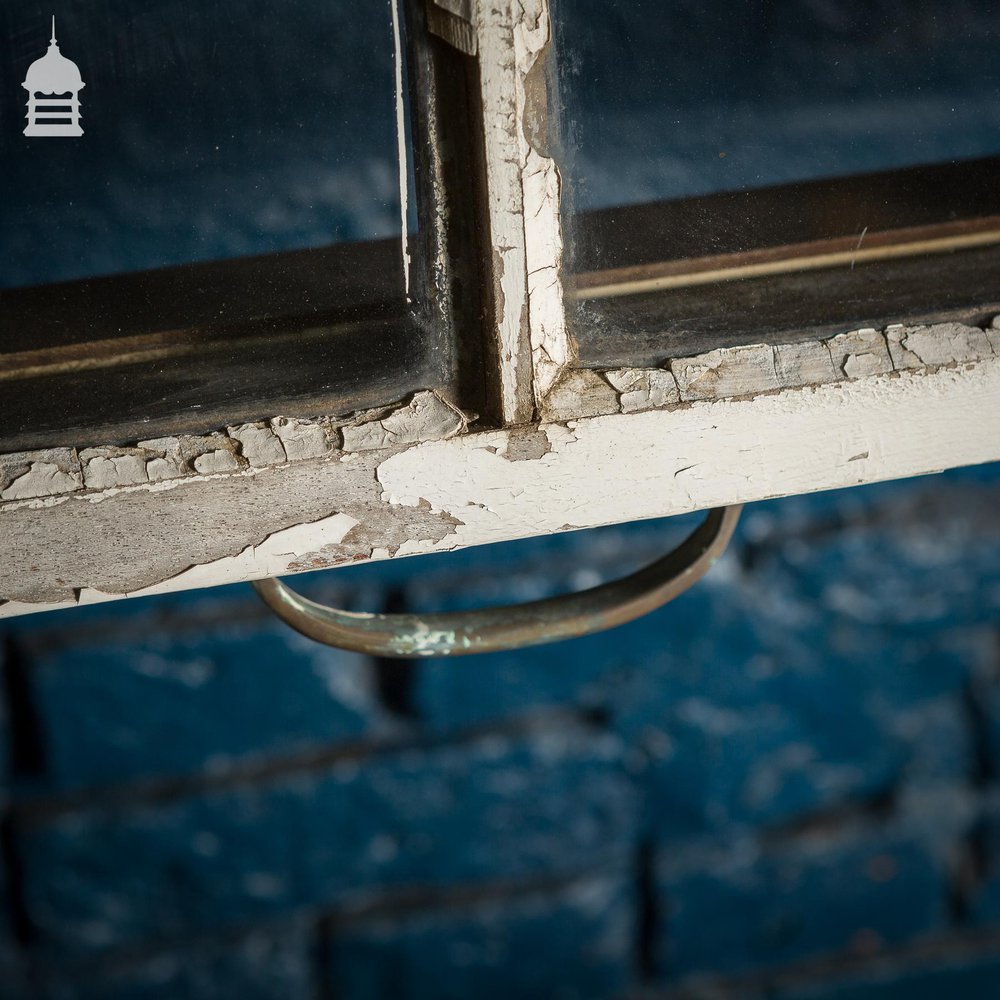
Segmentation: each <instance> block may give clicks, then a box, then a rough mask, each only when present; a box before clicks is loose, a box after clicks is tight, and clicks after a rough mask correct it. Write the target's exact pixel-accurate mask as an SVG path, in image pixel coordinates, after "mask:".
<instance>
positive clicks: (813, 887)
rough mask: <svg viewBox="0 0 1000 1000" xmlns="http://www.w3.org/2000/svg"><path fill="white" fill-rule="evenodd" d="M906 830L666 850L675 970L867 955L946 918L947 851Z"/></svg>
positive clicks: (665, 941)
mask: <svg viewBox="0 0 1000 1000" xmlns="http://www.w3.org/2000/svg"><path fill="white" fill-rule="evenodd" d="M953 835H954V831H952V830H946V831H941V832H940V841H941V842H935V840H934V839H933V838H931V839H930V840H927V839H924V838H922V837H920V836H918V835H915V834H914V833H912V832H910V831H909V830H907V831H899V832H895V831H887V832H885V833H875V832H870V831H867V830H865V829H864V828H862V829H861V830H859V831H856V832H854V833H853V834H851V835H848V836H844V835H839V836H838V835H833V834H822V833H818V834H814V835H812V836H810V837H807V838H805V839H803V840H800V841H798V842H793V843H784V844H780V845H776V846H775V847H774V848H773V849H771V850H761V849H760V848H759V847H758V846H757V845H756V844H755V843H754V842H753V841H751V840H745V841H736V842H733V841H727V842H726V843H725V844H722V845H718V846H716V847H714V848H711V847H706V848H703V849H702V850H701V851H694V852H692V853H690V854H688V855H687V856H686V857H685V856H681V857H678V856H676V855H664V856H662V857H661V868H660V871H661V874H660V877H659V881H658V888H659V898H660V901H661V905H662V906H663V907H664V908H665V912H666V914H667V916H666V919H665V920H664V921H663V928H664V930H663V936H662V939H661V942H660V947H661V957H662V958H663V959H664V960H665V963H666V964H665V967H666V969H667V972H668V974H669V975H670V976H671V977H673V978H684V977H686V976H691V975H698V974H706V973H742V972H745V971H747V970H751V969H755V968H767V967H778V966H780V965H783V964H788V963H793V962H798V961H801V960H803V959H807V958H813V957H816V956H820V955H829V954H837V955H868V954H871V953H872V952H877V951H879V950H881V949H882V948H883V947H885V946H886V945H895V944H899V943H902V942H906V941H909V940H911V939H913V938H916V937H918V936H920V935H922V934H925V933H927V932H931V931H936V930H942V929H944V927H945V926H946V925H947V920H948V912H947V885H948V882H947V875H948V872H947V869H946V858H947V852H948V849H949V848H950V847H952V845H953V840H954V836H953Z"/></svg>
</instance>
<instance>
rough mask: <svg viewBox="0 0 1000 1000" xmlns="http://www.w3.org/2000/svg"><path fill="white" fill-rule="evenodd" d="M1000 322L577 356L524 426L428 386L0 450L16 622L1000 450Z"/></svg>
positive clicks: (9, 602) (5, 575)
mask: <svg viewBox="0 0 1000 1000" xmlns="http://www.w3.org/2000/svg"><path fill="white" fill-rule="evenodd" d="M998 332H1000V328H998V326H997V324H996V322H995V321H994V323H992V324H990V325H988V326H987V327H986V328H979V327H967V326H960V325H958V324H937V325H935V326H930V327H927V326H902V325H896V326H891V327H888V328H887V329H886V330H885V331H874V330H862V331H851V332H849V333H846V334H839V335H837V336H835V337H832V338H829V339H827V340H825V341H817V342H813V343H804V344H801V343H800V344H794V345H776V346H769V345H749V346H746V347H738V348H731V349H725V350H721V351H712V352H707V353H706V354H703V355H699V356H695V357H692V358H682V359H675V360H673V361H670V362H667V364H666V365H665V366H664V367H663V368H660V369H614V370H612V371H609V372H597V371H587V370H567V371H566V372H564V373H563V376H562V378H561V380H560V383H558V384H557V387H556V389H558V390H559V391H556V392H553V393H550V394H549V397H547V399H546V405H547V406H548V410H547V412H546V420H547V421H548V422H546V423H543V424H542V425H541V426H523V427H517V428H512V429H509V430H498V431H480V432H470V431H469V429H468V424H469V420H470V418H469V417H468V416H467V415H465V414H462V413H461V412H460V411H458V410H456V409H455V408H454V407H453V406H451V404H449V403H447V402H446V401H445V400H443V399H441V398H440V397H438V396H436V395H435V394H433V393H417V394H416V395H415V396H414V397H412V398H411V399H410V400H409V401H408V402H406V403H405V404H403V405H401V406H398V407H391V408H386V409H385V410H381V411H365V412H363V413H359V414H356V415H355V416H354V417H352V418H346V419H341V420H333V419H321V420H318V421H304V420H298V419H295V418H287V417H282V418H275V419H274V420H272V421H262V422H259V423H257V424H244V425H240V426H239V427H235V428H230V429H229V430H228V431H226V432H217V433H214V434H208V435H203V436H201V437H194V436H178V437H168V438H159V439H155V440H149V441H143V442H139V443H138V444H137V445H136V446H134V447H131V448H91V449H85V450H83V451H80V452H76V451H75V450H73V449H50V450H49V451H46V452H37V453H27V454H24V453H21V454H16V455H6V456H0V476H2V478H0V485H2V488H3V495H4V496H5V497H7V498H8V501H7V502H5V503H3V504H0V519H2V521H0V523H2V525H3V529H4V530H3V531H2V532H0V599H2V600H3V601H4V602H6V603H3V604H0V615H10V614H17V613H23V612H25V611H30V610H45V609H48V608H50V607H64V606H69V605H72V604H75V603H91V602H94V601H99V600H106V599H111V598H114V597H122V596H134V595H137V594H143V593H145V594H152V593H161V592H165V591H170V590H178V589H184V588H188V587H197V586H211V585H216V584H220V583H229V582H236V581H239V580H250V579H254V578H260V577H263V576H271V575H281V574H283V573H294V572H301V571H305V570H310V569H319V568H329V567H333V566H340V565H345V564H349V563H354V562H358V561H364V560H370V559H381V558H390V557H394V556H404V555H415V554H419V553H423V552H432V551H444V550H449V549H453V548H458V547H461V546H465V545H476V544H482V543H484V542H492V541H501V540H505V539H510V538H520V537H526V536H530V535H537V534H544V533H549V532H554V531H560V530H566V529H568V528H570V527H574V528H575V527H581V528H582V527H590V526H594V525H598V524H606V523H612V522H620V521H626V520H634V519H640V518H644V517H654V516H663V515H667V514H674V513H681V512H684V511H689V510H694V509H699V508H703V507H707V506H713V505H718V504H726V503H734V502H742V501H749V500H754V499H761V498H764V497H769V496H778V495H784V494H788V493H797V492H805V491H808V490H813V489H825V488H833V487H837V486H848V485H857V484H859V483H863V482H871V481H875V480H878V479H887V478H893V477H898V476H904V475H915V474H918V473H922V472H929V471H935V470H938V469H943V468H948V467H952V466H956V465H965V464H974V463H977V462H985V461H991V460H996V459H1000V405H998V400H1000V352H998V347H1000V345H998V340H997V333H998ZM873 359H874V360H873ZM873 368H877V369H879V370H878V371H876V372H874V373H870V372H872V369H873ZM851 372H861V373H862V374H859V375H855V376H852V375H851V374H850V373H851ZM712 394H715V395H712ZM791 428H794V434H792V433H790V429H791ZM293 442H294V443H293ZM347 444H350V445H351V447H352V449H354V450H344V446H345V445H347ZM292 454H294V455H302V456H308V457H303V458H300V459H297V460H292V459H291V458H290V455H292ZM251 458H253V460H254V461H257V462H260V463H262V464H261V465H260V466H259V467H253V466H252V465H251V464H250V463H251ZM270 462H273V463H274V464H263V463H270ZM168 473H169V475H168ZM144 477H145V478H144ZM100 484H107V485H105V486H101V485H100ZM56 489H64V490H66V491H67V492H65V493H62V494H57V495H53V492H52V491H53V490H56ZM165 493H168V494H169V495H170V500H169V502H168V503H165V502H164V497H163V496H162V495H161V494H165ZM29 494H34V495H33V496H29Z"/></svg>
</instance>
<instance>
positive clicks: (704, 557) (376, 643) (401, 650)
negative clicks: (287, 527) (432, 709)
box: [254, 507, 742, 659]
mask: <svg viewBox="0 0 1000 1000" xmlns="http://www.w3.org/2000/svg"><path fill="white" fill-rule="evenodd" d="M741 511H742V507H720V508H718V509H716V510H713V511H710V512H709V514H708V516H707V517H706V518H705V520H704V521H703V522H702V524H701V525H700V526H699V527H698V528H696V529H695V530H694V531H693V532H692V533H691V534H690V535H689V536H688V537H687V538H686V539H685V540H684V541H683V542H682V543H681V544H680V545H679V546H678V547H677V548H676V549H674V550H673V551H672V552H670V553H669V554H668V555H666V556H664V557H663V558H662V559H658V560H657V561H656V562H654V563H652V564H651V565H649V566H646V567H645V568H644V569H641V570H639V571H638V572H636V573H633V574H632V575H631V576H627V577H625V578H624V579H622V580H615V581H613V582H611V583H605V584H601V585H600V586H598V587H592V588H590V589H589V590H582V591H580V592H578V593H575V594H563V595H560V596H559V597H548V598H545V599H544V600H541V601H531V602H530V603H528V604H515V605H510V606H507V607H499V608H485V609H483V610H482V611H458V612H446V613H443V614H428V615H411V614H402V615H383V614H363V613H358V612H352V611H340V610H338V609H337V608H328V607H325V606H324V605H322V604H317V603H316V602H314V601H310V600H307V599H306V598H304V597H301V596H300V595H299V594H297V593H295V591H294V590H292V589H290V588H289V587H287V586H286V585H285V584H284V583H282V582H281V581H280V580H278V579H270V580H259V581H257V582H256V583H254V587H255V589H256V590H257V593H258V594H260V596H261V598H262V599H263V601H264V603H265V604H266V605H267V606H268V607H269V608H270V609H271V610H272V611H273V612H274V613H275V614H276V615H277V616H278V617H279V618H280V619H281V620H282V621H284V622H286V623H287V624H288V625H291V627H292V628H294V629H296V630H297V631H299V632H301V633H302V634H303V635H307V636H309V638H310V639H315V640H316V641H317V642H323V643H326V645H328V646H339V647H340V648H341V649H350V650H354V651H355V652H358V653H367V654H368V655H370V656H379V657H400V658H407V659H408V658H413V657H425V656H426V657H432V656H468V655H470V654H472V653H495V652H497V651H499V650H506V649H522V648H524V647H525V646H538V645H542V644H543V643H547V642H559V641H560V640H562V639H575V638H577V637H579V636H583V635H591V634H592V633H594V632H602V631H603V630H604V629H609V628H614V627H615V626H617V625H624V624H625V623H626V622H630V621H632V620H633V619H635V618H639V617H641V616H642V615H645V614H648V613H649V612H650V611H654V610H655V609H656V608H658V607H660V606H661V605H663V604H666V603H667V602H668V601H671V600H673V599H674V598H675V597H677V596H679V595H680V594H683V593H684V591H685V590H687V589H688V588H689V587H691V586H692V585H693V584H695V583H697V582H698V580H700V579H701V578H702V577H703V576H704V575H705V574H706V573H707V572H708V571H709V569H711V567H712V565H713V564H714V563H715V562H716V560H717V559H718V558H719V556H721V555H722V553H723V552H724V551H725V549H726V546H727V545H728V544H729V540H730V539H731V538H732V536H733V530H734V529H735V528H736V522H737V521H739V518H740V513H741Z"/></svg>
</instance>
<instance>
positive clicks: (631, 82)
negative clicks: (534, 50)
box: [553, 0, 1000, 211]
mask: <svg viewBox="0 0 1000 1000" xmlns="http://www.w3.org/2000/svg"><path fill="white" fill-rule="evenodd" d="M553 10H554V21H555V30H556V41H557V46H558V53H559V80H558V82H559V87H560V97H561V100H562V102H563V103H564V106H563V110H562V130H563V137H564V146H565V150H564V158H565V165H566V168H567V169H566V173H567V181H568V190H569V203H570V205H571V206H572V208H573V209H575V210H577V211H586V210H589V209H596V208H605V207H609V206H614V205H622V204H632V203H638V202H647V201H658V200H661V199H673V198H682V197H691V196H695V195H705V194H711V193H714V192H720V191H738V190H745V189H753V188H760V187H765V186H770V185H776V184H787V183H789V182H794V181H804V180H813V179H817V178H825V177H836V176H841V175H847V174H856V173H863V172H869V171H881V170H889V169H895V168H899V167H907V166H913V165H917V164H926V163H936V162H939V161H943V160H954V159H964V158H974V157H983V156H990V155H995V154H997V153H1000V60H997V59H996V58H994V57H993V53H995V52H996V51H997V46H998V44H1000V5H998V4H997V3H996V2H995V0H947V2H945V0H744V2H740V3H733V2H732V0H669V2H667V0H629V2H627V3H625V2H621V3H618V2H615V3H608V2H607V0H553Z"/></svg>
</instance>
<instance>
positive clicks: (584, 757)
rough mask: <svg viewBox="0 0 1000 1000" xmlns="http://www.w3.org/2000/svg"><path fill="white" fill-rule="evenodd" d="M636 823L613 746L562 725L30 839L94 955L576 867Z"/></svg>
mask: <svg viewBox="0 0 1000 1000" xmlns="http://www.w3.org/2000/svg"><path fill="white" fill-rule="evenodd" d="M636 814H637V806H636V801H635V797H634V792H633V789H632V786H631V784H630V782H629V779H628V777H627V776H626V774H625V773H624V769H623V748H622V747H621V746H620V744H619V743H618V741H617V740H615V739H614V738H612V737H610V736H607V735H601V734H599V733H596V732H594V731H592V730H589V729H579V728H576V727H574V726H573V725H572V724H571V722H569V721H567V720H563V721H562V722H561V724H560V725H559V726H558V728H553V729H552V730H549V731H541V732H529V733H527V734H524V735H523V736H520V737H518V738H516V739H515V738H504V737H501V736H493V737H484V738H482V739H479V740H477V741H476V742H474V743H471V744H461V745H454V746H443V747H439V748H437V749H432V750H427V751H421V750H413V751H408V752H402V753H393V754H388V753H387V754H383V755H379V756H377V757H373V758H368V759H362V760H355V759H347V760H344V761H341V762H340V763H337V764H335V765H332V766H330V767H329V768H327V769H325V770H322V771H318V772H314V771H310V772H301V773H297V774H293V775H285V776H280V777H275V778H272V779H271V780H269V781H267V782H263V783H261V784H257V785H253V786H246V787H244V786H239V787H232V788H223V789H219V790H214V791H206V792H203V793H201V794H198V795H192V796H191V797H187V798H179V799H173V800H169V801H166V802H160V801H150V802H147V803H146V804H144V805H143V804H140V803H134V804H131V805H123V806H120V807H112V806H108V807H104V808H101V807H99V806H96V805H95V806H83V807H81V808H80V809H74V810H71V811H68V812H66V813H64V814H62V815H60V816H57V817H54V818H51V819H48V820H39V821H38V822H37V823H36V825H34V826H33V827H32V828H31V829H29V830H27V831H26V834H25V836H24V838H23V841H22V843H21V850H22V854H23V857H24V867H25V876H24V890H25V898H26V902H27V906H28V910H29V913H30V914H31V916H32V918H33V920H34V921H35V923H36V924H37V925H38V927H39V928H40V930H41V933H42V935H43V937H44V938H45V939H46V940H47V941H48V942H50V943H52V944H55V945H58V946H61V947H66V948H88V947H99V946H102V945H112V944H117V943H121V942H124V941H128V940H133V939H140V938H146V939H149V938H155V937H156V936H158V935H161V934H164V933H174V932H181V931H184V930H186V931H187V932H189V933H190V932H194V931H198V930H205V929H208V928H212V927H221V926H225V925H233V924H239V923H244V922H247V921H251V920H256V919H259V918H265V917H267V918H270V917H272V916H275V915H277V914H282V913H286V912H289V911H292V910H296V909H299V908H301V907H312V906H316V905H321V904H322V905H326V904H328V903H330V902H332V901H337V900H343V899H345V898H349V897H355V896H357V895H358V894H364V893H372V892H375V891H377V890H378V889H379V888H380V887H400V886H413V885H421V884H461V883H464V882H475V881H477V880H485V879H489V878H491V877H495V875H496V873H497V872H503V873H504V874H505V875H506V876H508V877H511V878H514V877H518V876H525V877H527V876H529V875H543V874H552V873H565V872H567V871H570V872H573V871H577V870H583V869H585V868H587V867H590V866H593V865H595V864H598V863H604V862H606V861H607V860H608V858H609V857H612V856H619V855H621V854H623V853H624V852H626V851H628V850H629V849H630V845H631V844H632V843H633V842H634V839H635V825H636Z"/></svg>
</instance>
